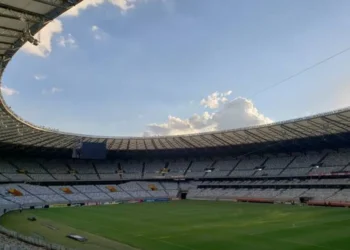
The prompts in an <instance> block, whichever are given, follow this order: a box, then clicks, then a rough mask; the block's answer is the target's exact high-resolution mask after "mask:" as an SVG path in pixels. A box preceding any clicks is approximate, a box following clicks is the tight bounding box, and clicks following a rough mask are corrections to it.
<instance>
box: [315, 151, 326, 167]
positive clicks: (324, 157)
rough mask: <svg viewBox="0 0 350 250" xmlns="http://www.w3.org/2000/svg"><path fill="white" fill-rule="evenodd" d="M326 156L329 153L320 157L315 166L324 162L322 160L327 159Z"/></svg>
mask: <svg viewBox="0 0 350 250" xmlns="http://www.w3.org/2000/svg"><path fill="white" fill-rule="evenodd" d="M328 155H329V153H326V154H325V155H324V156H323V157H321V159H320V160H319V161H318V162H316V164H319V163H322V162H323V161H324V159H326V158H327V156H328Z"/></svg>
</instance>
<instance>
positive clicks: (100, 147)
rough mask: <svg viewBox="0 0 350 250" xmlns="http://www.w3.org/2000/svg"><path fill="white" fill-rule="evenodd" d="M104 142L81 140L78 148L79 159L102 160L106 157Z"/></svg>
mask: <svg viewBox="0 0 350 250" xmlns="http://www.w3.org/2000/svg"><path fill="white" fill-rule="evenodd" d="M106 156H107V147H106V143H99V142H83V143H82V145H81V149H80V157H79V158H80V159H90V160H102V159H106Z"/></svg>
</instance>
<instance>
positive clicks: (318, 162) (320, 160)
mask: <svg viewBox="0 0 350 250" xmlns="http://www.w3.org/2000/svg"><path fill="white" fill-rule="evenodd" d="M327 156H328V153H326V154H325V155H323V156H322V157H321V158H320V159H319V160H318V161H317V162H315V163H314V164H321V163H322V161H323V160H324V159H325V158H326V157H327ZM311 166H312V165H311ZM311 166H310V170H309V171H308V172H307V173H306V175H309V174H310V173H311V172H312V169H313V168H312V167H311Z"/></svg>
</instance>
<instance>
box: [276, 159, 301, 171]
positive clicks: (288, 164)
mask: <svg viewBox="0 0 350 250" xmlns="http://www.w3.org/2000/svg"><path fill="white" fill-rule="evenodd" d="M297 157H298V156H294V158H293V159H292V160H291V161H290V162H289V163H287V165H286V166H285V167H284V168H283V170H282V171H281V172H280V173H279V175H281V174H282V173H283V172H284V171H285V170H286V169H287V168H288V167H289V166H290V165H291V164H292V163H293V162H294V161H295V159H296V158H297Z"/></svg>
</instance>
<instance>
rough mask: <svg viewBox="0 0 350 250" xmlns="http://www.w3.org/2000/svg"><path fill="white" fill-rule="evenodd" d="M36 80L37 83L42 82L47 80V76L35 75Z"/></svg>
mask: <svg viewBox="0 0 350 250" xmlns="http://www.w3.org/2000/svg"><path fill="white" fill-rule="evenodd" d="M34 79H35V80H37V81H41V80H45V79H46V76H45V75H40V74H37V75H34Z"/></svg>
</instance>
